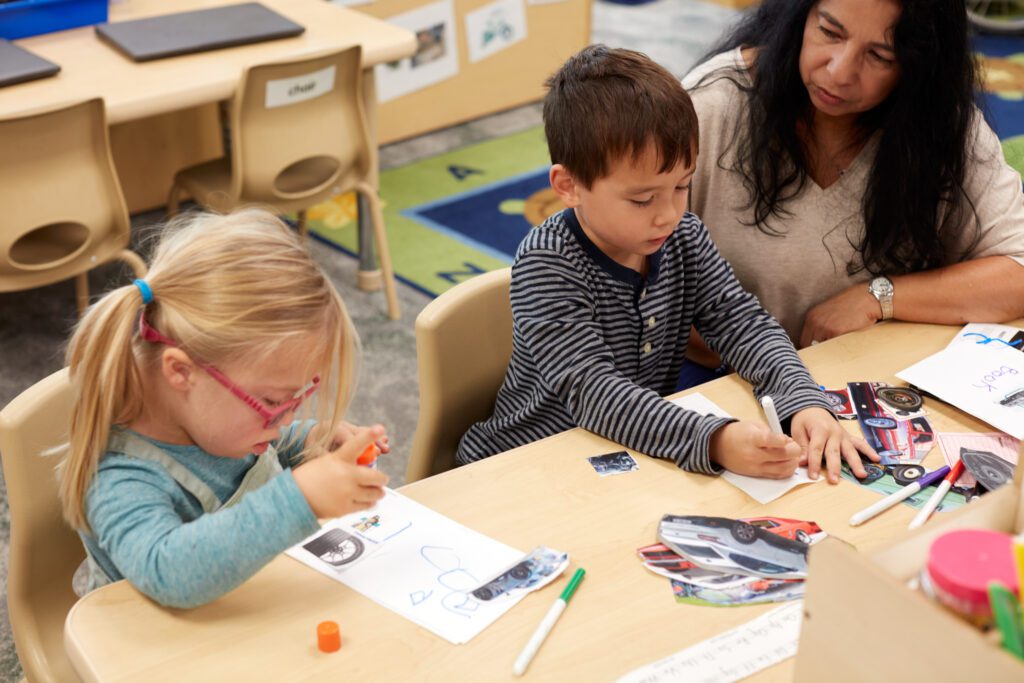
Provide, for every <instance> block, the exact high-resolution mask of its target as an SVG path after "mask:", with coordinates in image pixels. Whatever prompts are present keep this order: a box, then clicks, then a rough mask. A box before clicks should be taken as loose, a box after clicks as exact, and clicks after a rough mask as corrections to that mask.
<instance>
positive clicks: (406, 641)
mask: <svg viewBox="0 0 1024 683" xmlns="http://www.w3.org/2000/svg"><path fill="white" fill-rule="evenodd" d="M1021 323H1024V321H1018V325H1019V324H1021ZM957 329H958V328H954V327H943V326H936V325H914V324H907V323H884V324H880V325H877V326H875V327H872V328H870V329H868V330H865V331H862V332H859V333H855V334H851V335H847V336H844V337H841V338H838V339H835V340H833V341H830V342H827V343H825V344H821V345H818V346H814V347H812V348H809V349H806V350H804V351H803V352H802V353H801V355H802V356H803V358H804V360H805V361H806V362H807V364H808V366H809V367H810V368H811V371H812V373H813V374H814V376H815V378H816V379H817V380H818V381H819V382H821V383H822V384H824V385H825V386H827V387H830V388H831V387H839V386H843V385H844V384H845V383H846V382H847V381H861V380H881V381H889V382H892V383H897V382H898V380H896V379H895V378H894V377H893V374H894V373H895V372H897V371H899V370H901V369H903V368H904V367H907V366H908V365H910V364H912V363H913V362H914V361H916V360H918V359H921V358H924V357H925V356H927V355H929V354H931V353H934V352H935V351H938V350H939V349H941V348H942V347H943V346H945V344H946V343H947V342H948V341H949V340H950V339H951V338H952V337H953V336H954V334H955V332H956V331H957ZM699 391H700V392H701V393H703V394H704V395H705V396H707V397H708V398H710V399H711V400H713V401H715V402H716V403H718V404H719V405H720V406H722V407H723V408H724V409H726V410H727V411H729V412H730V413H731V414H733V415H735V416H737V417H741V418H750V419H760V413H759V410H758V406H757V404H756V402H755V401H754V399H753V396H752V394H751V392H750V390H749V387H748V385H746V383H745V382H743V381H742V380H740V379H739V378H738V377H736V376H731V377H726V378H723V379H720V380H717V381H715V382H713V383H710V384H706V385H703V386H701V387H700V388H699ZM927 407H928V409H929V418H930V420H931V421H932V425H933V427H934V428H935V429H936V431H940V432H941V431H991V429H990V428H989V427H988V426H987V425H985V424H984V423H982V422H979V421H977V420H975V419H973V418H971V417H969V416H966V415H964V414H962V413H961V412H959V411H958V410H956V409H955V408H952V407H950V406H947V405H945V404H942V403H939V402H937V401H934V400H929V401H928V402H927ZM846 426H847V428H849V429H850V431H851V432H854V431H856V429H857V427H856V423H846ZM615 450H620V448H619V447H618V446H616V445H615V444H614V443H611V442H609V441H607V440H605V439H602V438H600V437H597V436H595V435H593V434H591V433H588V432H585V431H583V430H580V429H574V430H571V431H568V432H564V433H561V434H558V435H555V436H552V437H550V438H548V439H545V440H543V441H540V442H537V443H535V444H532V445H529V446H525V447H522V448H519V449H516V450H514V451H510V452H508V453H504V454H501V455H499V456H495V457H493V458H489V459H487V460H485V461H482V462H479V463H474V464H473V465H470V466H468V467H462V468H459V469H456V470H453V471H451V472H447V473H445V474H442V475H439V476H436V477H432V478H429V479H426V480H423V481H419V482H416V483H414V484H411V485H409V486H406V487H403V488H402V489H401V491H402V492H403V493H404V494H406V495H408V496H409V497H411V498H413V499H415V500H418V501H420V502H421V503H424V504H426V505H428V506H430V507H431V508H433V509H435V510H437V511H439V512H441V513H443V514H445V515H448V516H449V517H451V518H453V519H455V520H457V521H459V522H461V523H463V524H465V525H467V526H470V527H472V528H474V529H476V530H478V531H480V532H482V533H484V534H486V535H488V536H491V537H493V538H495V539H497V540H500V541H502V542H504V543H507V544H509V545H511V546H513V547H516V548H519V549H520V550H523V551H524V552H525V551H527V550H529V549H531V548H534V547H535V546H537V545H541V544H543V545H547V546H549V547H552V548H557V549H560V550H564V551H567V552H569V553H570V555H571V559H572V565H571V567H570V569H569V570H567V571H566V573H565V575H563V576H562V577H561V578H560V579H559V580H558V581H556V582H555V583H554V584H553V585H552V586H551V587H548V588H545V589H544V590H541V591H539V592H537V593H534V594H532V595H529V596H527V597H526V598H525V599H524V600H523V602H521V603H520V604H519V605H517V606H516V607H514V608H513V609H512V610H511V611H510V612H508V613H507V614H506V615H504V616H503V617H501V618H500V619H499V620H498V621H497V622H495V623H494V624H493V625H492V626H490V627H489V628H488V629H487V630H485V631H484V632H483V633H481V634H480V635H479V636H477V637H476V638H474V639H473V640H472V641H471V642H470V643H468V644H466V645H462V646H453V645H450V644H448V643H447V642H445V641H443V640H442V639H441V638H439V637H438V636H435V635H433V634H432V633H429V632H427V631H425V630H423V629H421V628H419V627H417V626H415V625H414V624H412V623H411V622H409V621H406V620H404V619H402V618H400V617H398V616H396V615H394V614H393V613H391V612H389V611H387V610H385V609H384V608H381V607H379V606H377V605H376V604H374V603H372V602H370V601H369V600H368V599H366V598H364V597H362V596H361V595H359V594H358V593H355V592H353V591H351V590H350V589H348V588H347V587H345V586H343V585H342V584H340V583H337V582H335V581H332V580H331V579H329V578H327V577H325V576H323V575H321V574H319V573H316V572H314V571H312V570H311V569H309V568H307V567H305V566H303V565H301V564H299V563H298V562H296V561H295V560H292V559H290V558H288V557H285V556H281V557H278V558H277V559H276V560H274V561H273V562H271V563H270V564H269V565H268V566H267V567H266V568H264V569H263V570H262V571H261V572H259V573H258V574H257V575H256V576H254V577H253V578H252V579H251V580H249V581H248V582H247V583H245V584H244V585H243V586H241V587H240V588H238V589H237V590H235V591H234V592H232V593H230V594H229V595H227V596H225V597H224V598H222V599H220V600H217V601H216V602H214V603H212V604H210V605H207V606H205V607H201V608H199V609H195V610H192V611H180V610H170V609H165V608H161V607H159V606H157V605H155V604H154V603H152V602H151V601H149V600H148V599H146V598H144V597H142V596H141V595H140V594H139V593H138V592H136V591H135V589H134V588H132V587H131V586H129V585H128V584H127V583H126V582H123V581H122V582H119V583H116V584H112V585H110V586H107V587H104V588H102V589H100V590H97V591H95V592H93V593H91V594H89V595H88V596H86V597H85V598H83V599H82V600H81V601H79V602H78V603H77V604H76V606H75V607H74V608H73V609H72V611H71V612H70V614H69V616H68V620H67V624H66V628H65V646H66V648H67V651H68V654H69V656H70V658H71V660H72V662H74V664H75V667H76V669H77V670H78V671H79V673H80V674H81V675H82V677H83V678H84V679H85V680H87V681H105V682H108V683H109V682H113V681H139V680H146V681H152V682H155V681H182V680H288V681H300V680H301V681H308V680H324V681H326V680H338V679H340V678H341V677H344V678H345V679H347V680H388V681H391V680H426V681H458V680H487V681H491V680H512V673H511V672H512V662H513V661H514V659H515V657H516V656H517V654H518V653H519V651H520V649H521V648H522V647H523V645H524V643H525V642H526V640H527V639H528V637H529V635H530V633H531V632H532V631H533V629H534V628H535V627H536V625H537V624H538V623H539V621H540V620H541V618H542V617H543V615H544V614H545V612H546V611H547V609H548V608H549V606H550V605H551V602H552V601H553V600H554V599H555V597H556V596H557V595H558V593H559V592H560V591H561V590H562V587H563V586H564V585H565V582H566V581H567V579H568V576H569V575H571V573H572V567H575V566H582V567H584V568H586V570H587V577H586V579H585V580H584V582H583V584H582V585H581V586H580V589H579V591H577V593H576V596H575V597H574V598H573V602H572V605H571V606H570V607H569V609H567V610H566V612H565V614H564V615H563V616H562V619H561V621H560V622H559V624H558V626H557V627H556V628H555V630H554V631H553V632H552V634H551V636H550V637H549V639H548V641H547V643H546V644H545V645H544V646H543V647H542V648H541V650H540V652H539V654H538V655H537V657H536V659H535V660H534V662H533V664H532V665H531V667H530V669H529V670H528V672H527V674H526V678H527V679H529V680H536V681H567V680H580V681H608V680H614V679H615V678H617V677H618V676H621V675H623V674H625V673H627V672H628V671H630V670H632V669H634V668H636V667H638V666H641V665H643V664H646V663H649V662H653V661H655V660H658V659H661V658H663V657H665V656H667V655H670V654H672V653H674V652H677V651H678V650H681V649H683V648H684V647H686V646H688V645H692V644H695V643H697V642H698V641H701V640H703V639H706V638H709V637H711V636H714V635H715V634H717V633H720V632H722V631H724V630H726V629H728V628H730V627H734V626H736V625H739V624H741V623H743V622H746V621H749V620H750V619H753V618H754V617H756V616H758V615H759V614H762V613H763V612H765V611H766V610H768V609H771V607H769V606H752V607H737V608H730V609H726V608H712V607H699V606H691V605H682V604H676V602H675V601H674V599H673V596H672V591H671V588H670V586H669V582H668V581H667V580H666V579H664V578H661V577H657V576H655V575H653V574H651V573H650V572H649V571H648V570H646V569H644V568H643V566H642V564H641V562H640V560H639V559H638V558H637V555H636V552H635V551H636V549H637V548H639V547H641V546H643V545H647V544H650V543H653V542H655V541H656V531H657V525H658V520H659V519H660V518H661V516H662V515H663V514H665V513H678V514H704V515H720V516H727V517H744V516H756V515H776V516H781V517H790V518H797V519H808V520H815V521H817V522H818V523H819V524H820V525H821V526H822V527H823V528H824V529H825V530H826V531H828V532H829V533H830V534H832V535H834V536H837V537H839V538H841V539H843V540H845V541H848V542H849V543H852V544H854V545H855V546H857V547H858V548H860V549H872V548H877V547H879V546H880V545H882V544H884V543H887V542H889V541H891V540H893V539H894V538H896V537H898V536H900V535H901V534H903V533H905V531H906V525H907V523H908V522H909V521H910V519H911V517H912V516H913V510H911V508H909V507H907V506H899V507H897V508H895V509H893V510H891V511H889V512H887V513H885V514H883V515H882V516H880V517H878V518H877V519H875V520H873V521H872V522H870V523H868V524H866V525H863V526H860V527H856V528H854V527H850V526H848V525H847V520H848V519H849V517H850V515H851V514H853V513H854V512H855V511H857V510H859V509H861V508H863V507H865V506H867V505H868V504H870V503H872V502H874V501H877V500H878V494H876V493H873V492H871V491H867V490H861V489H859V488H858V487H857V486H856V485H855V484H852V483H849V482H846V481H842V482H840V483H839V484H838V485H836V486H830V485H828V484H826V483H818V484H813V485H808V486H804V487H801V488H799V489H796V490H794V491H792V492H790V493H789V494H787V495H785V496H783V497H782V498H780V499H778V500H776V501H774V502H773V503H771V504H769V505H759V504H758V503H756V502H755V501H753V500H751V499H750V498H748V497H746V495H745V494H743V493H741V492H740V491H739V490H738V489H735V488H733V487H732V486H730V485H729V484H727V483H726V482H725V481H723V480H721V479H718V478H715V477H709V476H702V475H695V474H687V473H684V472H682V471H680V470H678V469H677V468H675V467H674V466H673V465H671V464H669V463H667V462H662V461H656V460H653V459H650V458H647V457H644V456H641V457H639V458H638V460H639V462H640V469H639V471H636V472H632V473H629V474H623V475H619V476H613V477H598V476H596V475H595V473H594V471H593V470H592V469H591V467H590V466H589V465H588V463H587V461H586V460H585V457H586V456H590V455H597V454H601V453H607V452H611V451H615ZM940 461H941V454H940V453H939V452H938V449H935V450H934V451H933V452H932V453H931V454H930V455H929V456H928V459H927V460H926V463H927V464H928V466H929V467H931V466H937V465H938V464H940ZM325 619H333V620H335V621H337V622H338V623H339V624H340V626H341V630H342V635H343V639H344V646H343V647H342V650H341V651H340V652H338V653H335V654H321V653H319V652H318V651H317V650H316V647H315V642H316V639H315V628H316V624H317V623H318V622H320V621H322V620H325ZM792 666H793V665H792V660H790V661H787V662H784V663H782V664H780V665H777V666H775V667H772V668H771V669H768V670H766V671H763V672H761V673H760V674H759V675H758V676H756V677H755V680H762V681H781V680H789V679H790V678H791V676H792Z"/></svg>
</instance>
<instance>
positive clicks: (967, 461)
mask: <svg viewBox="0 0 1024 683" xmlns="http://www.w3.org/2000/svg"><path fill="white" fill-rule="evenodd" d="M960 458H961V459H962V460H963V461H964V467H966V468H967V471H968V472H970V473H971V474H973V475H974V478H975V479H977V480H978V483H979V484H981V485H982V486H984V487H985V488H986V489H988V490H989V491H994V490H995V489H997V488H999V487H1000V486H1002V485H1004V484H1008V483H1010V481H1012V480H1013V466H1012V465H1010V463H1008V462H1006V461H1005V460H1003V459H1002V458H1000V457H999V456H997V455H995V454H993V453H988V452H986V451H972V450H969V449H967V448H962V449H960Z"/></svg>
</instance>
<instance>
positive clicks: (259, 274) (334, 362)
mask: <svg viewBox="0 0 1024 683" xmlns="http://www.w3.org/2000/svg"><path fill="white" fill-rule="evenodd" d="M145 280H146V282H147V283H148V284H149V287H150V289H151V290H152V292H153V301H152V302H151V303H149V304H148V305H144V304H143V301H142V294H141V291H140V290H139V288H138V287H137V286H135V285H134V284H130V285H126V286H124V287H121V288H119V289H116V290H114V291H112V292H110V293H109V294H107V295H106V296H105V297H103V298H102V299H101V300H99V301H98V302H96V303H95V304H93V305H92V306H91V307H90V308H89V310H88V311H87V312H86V314H85V316H84V317H83V318H82V320H81V321H80V322H79V323H78V326H77V327H76V329H75V332H74V335H73V336H72V338H71V342H70V344H69V347H68V351H67V361H68V365H69V366H70V373H71V381H72V383H73V386H74V389H75V402H74V406H73V408H72V413H71V438H70V443H69V446H68V452H67V454H66V455H65V457H64V460H63V462H62V463H61V480H60V496H61V503H62V505H63V509H64V518H65V519H66V520H67V522H68V523H69V524H70V525H71V526H72V527H73V528H75V529H82V530H86V531H87V530H88V529H89V524H88V520H87V518H86V512H85V497H86V494H87V492H88V490H89V486H90V484H91V483H92V480H93V477H95V475H96V468H97V465H98V464H99V460H100V458H101V456H102V455H103V453H104V452H105V451H106V447H107V440H108V438H109V436H110V428H111V426H112V425H119V424H127V423H129V422H131V421H132V420H133V419H134V418H136V417H137V416H138V415H139V414H140V412H141V410H142V406H143V402H144V400H145V397H144V396H143V385H142V372H143V370H144V368H145V367H146V366H147V365H148V364H149V363H150V362H152V361H153V360H155V359H156V358H157V355H158V353H159V351H158V350H157V349H158V348H159V346H157V345H152V344H148V343H146V342H144V341H142V340H141V339H140V338H139V335H138V320H139V315H140V313H141V312H142V310H143V309H144V310H145V314H146V320H147V321H148V322H149V323H150V324H151V325H152V326H153V327H155V328H156V329H157V330H159V331H160V332H162V333H163V334H165V335H167V336H168V337H170V338H172V339H174V340H176V341H177V342H178V343H179V344H180V345H181V347H182V349H184V350H185V351H186V352H187V353H188V354H189V356H191V357H192V358H194V359H195V360H196V361H198V362H203V363H208V364H210V365H215V366H216V365H221V364H225V363H230V362H233V361H238V360H240V359H246V360H258V359H259V358H261V357H266V356H269V355H270V354H272V353H273V352H274V351H275V350H276V349H277V348H278V347H280V346H281V345H282V344H285V343H287V342H289V341H293V340H295V339H296V338H301V337H303V336H308V335H310V334H312V333H316V334H319V335H322V339H323V346H322V347H321V348H320V349H316V351H319V353H318V354H311V361H310V362H311V365H312V366H314V367H315V369H318V370H319V373H320V375H321V378H322V379H321V388H320V391H319V392H318V394H317V396H318V400H317V401H316V402H315V403H316V417H317V418H318V419H319V420H320V421H321V422H323V423H326V424H333V423H334V422H336V421H337V420H339V419H340V418H341V416H342V415H343V414H344V411H345V409H346V408H347V406H348V403H349V400H350V399H351V395H352V390H353V387H354V384H355V374H356V364H357V359H358V351H359V349H358V344H359V340H358V337H357V336H356V332H355V328H354V327H353V326H352V321H351V319H350V318H349V316H348V312H347V311H346V310H345V305H344V303H343V302H342V300H341V297H340V296H339V295H338V292H337V291H336V290H335V289H334V287H333V285H332V284H331V282H330V280H328V279H327V277H326V276H325V275H324V273H323V272H322V271H321V269H320V267H319V266H318V265H317V264H316V263H315V262H314V261H313V259H312V258H311V257H310V255H309V253H308V252H307V250H306V248H305V247H304V246H303V245H302V244H301V243H300V242H299V240H298V239H297V238H296V236H295V235H294V234H293V233H292V231H291V230H290V229H289V228H288V227H287V226H286V225H285V224H284V223H283V222H281V220H279V219H278V218H276V217H275V216H273V215H272V214H270V213H268V212H266V211H264V210H261V209H245V210H241V211H236V212H234V213H231V214H227V215H217V214H211V213H193V214H188V215H184V216H182V217H180V218H179V219H177V220H175V221H172V222H171V223H170V224H169V225H168V226H167V227H166V229H165V231H164V233H163V234H162V237H161V239H160V243H159V245H158V246H157V248H156V252H155V254H154V256H153V260H152V265H151V266H150V269H149V274H148V275H147V276H146V278H145ZM311 351H313V350H311ZM330 431H331V430H315V432H316V433H317V434H318V436H317V437H314V438H315V439H318V440H319V443H317V444H311V446H312V447H313V449H316V448H318V447H319V448H325V447H327V445H328V444H327V442H328V441H329V440H330V437H331V434H330Z"/></svg>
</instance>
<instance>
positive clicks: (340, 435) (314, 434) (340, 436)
mask: <svg viewBox="0 0 1024 683" xmlns="http://www.w3.org/2000/svg"><path fill="white" fill-rule="evenodd" d="M320 429H322V427H321V426H320V425H317V426H316V427H313V429H311V430H309V435H308V436H307V437H306V442H307V444H308V443H312V442H313V441H315V440H316V439H317V438H319V437H318V434H319V432H318V431H317V430H320ZM360 429H363V427H359V426H357V425H354V424H352V423H351V422H346V421H345V420H342V421H340V422H338V423H337V424H336V425H334V433H333V434H332V435H331V446H330V449H329V450H332V451H333V450H337V449H338V448H339V447H340V446H342V445H343V444H344V443H345V442H346V441H348V440H349V439H351V438H352V437H353V435H355V433H356V432H357V431H359V430H360ZM374 443H375V444H376V445H377V448H378V449H379V450H380V452H381V453H388V452H390V451H391V443H390V440H389V439H388V436H387V434H385V435H384V436H382V437H380V438H379V439H377V440H376V441H374Z"/></svg>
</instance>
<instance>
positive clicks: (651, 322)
mask: <svg viewBox="0 0 1024 683" xmlns="http://www.w3.org/2000/svg"><path fill="white" fill-rule="evenodd" d="M647 327H654V316H653V315H652V316H651V317H650V318H648V319H647Z"/></svg>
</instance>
